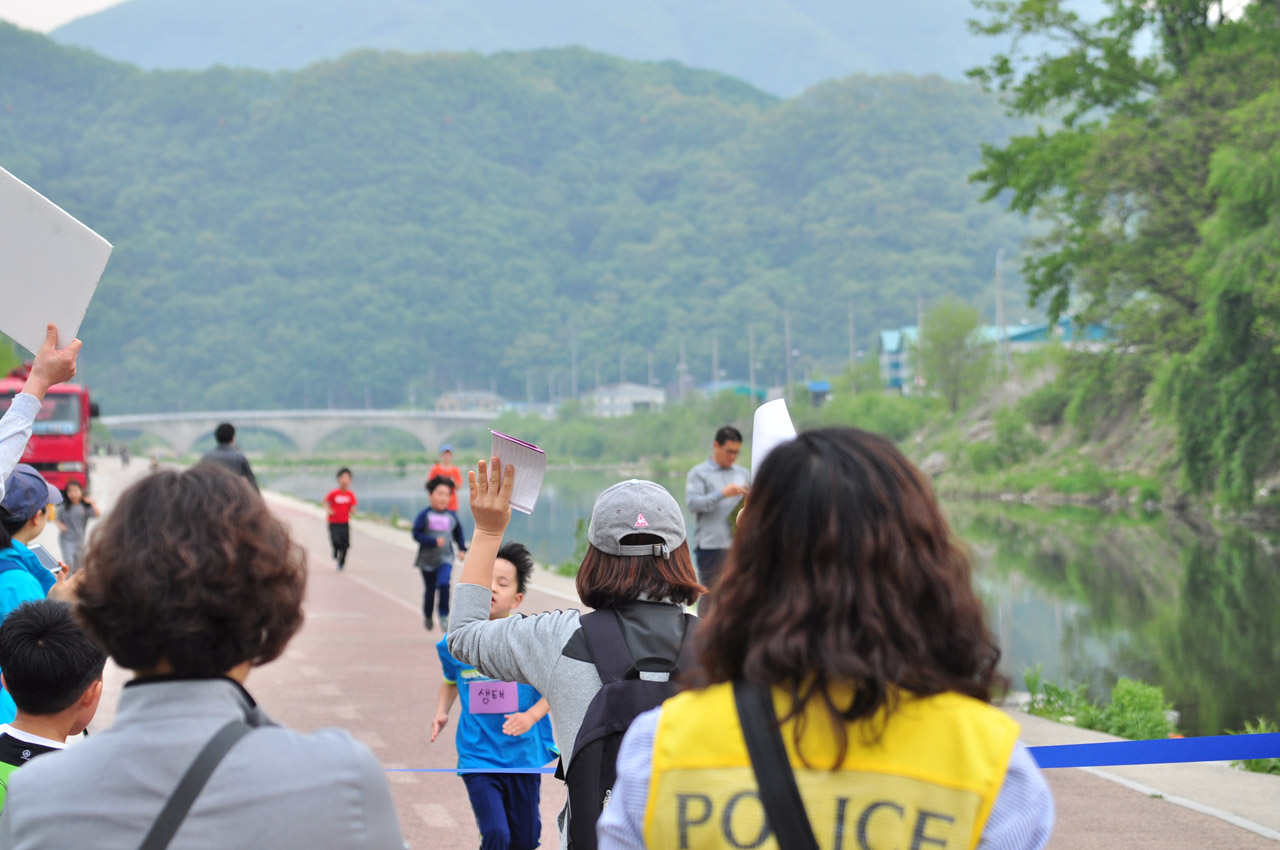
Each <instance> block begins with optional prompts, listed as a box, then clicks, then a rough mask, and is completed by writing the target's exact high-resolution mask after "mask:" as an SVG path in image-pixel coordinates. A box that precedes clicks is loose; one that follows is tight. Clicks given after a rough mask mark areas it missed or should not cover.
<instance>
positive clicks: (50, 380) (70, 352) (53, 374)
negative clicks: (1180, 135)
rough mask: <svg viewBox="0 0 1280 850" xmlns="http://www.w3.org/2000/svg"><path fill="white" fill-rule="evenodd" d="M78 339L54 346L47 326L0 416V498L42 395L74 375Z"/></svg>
mask: <svg viewBox="0 0 1280 850" xmlns="http://www.w3.org/2000/svg"><path fill="white" fill-rule="evenodd" d="M80 346H81V342H80V340H78V339H77V340H72V341H71V343H70V344H69V345H67V346H66V347H65V348H58V329H57V328H56V327H54V326H53V325H49V327H48V333H47V335H46V336H45V340H44V345H42V346H40V350H39V351H38V352H36V359H35V362H34V363H32V364H31V372H30V373H29V374H28V375H27V382H26V383H25V384H24V385H23V387H22V392H20V393H18V394H17V395H16V396H14V398H13V402H12V403H11V404H10V405H9V409H8V410H6V411H5V413H4V418H3V419H0V499H3V498H4V482H5V480H6V479H7V478H8V477H9V476H10V475H12V474H13V469H14V467H15V466H17V465H18V461H20V460H22V453H23V451H24V450H25V449H26V448H27V440H29V439H31V426H32V425H33V424H34V423H35V421H36V414H37V413H39V412H40V402H42V401H43V400H44V394H45V392H46V391H47V390H48V389H49V387H52V386H53V385H54V384H61V383H64V382H66V381H69V380H71V379H72V378H74V377H75V376H76V358H77V357H78V356H79V354H80Z"/></svg>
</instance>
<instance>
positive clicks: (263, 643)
mask: <svg viewBox="0 0 1280 850" xmlns="http://www.w3.org/2000/svg"><path fill="white" fill-rule="evenodd" d="M94 542H95V545H94V546H93V547H91V548H90V549H89V550H88V551H87V552H86V553H85V555H86V557H85V569H84V571H83V572H82V573H81V574H80V576H81V579H80V581H79V586H78V610H77V618H78V619H79V621H80V622H81V624H82V625H83V626H84V628H85V630H86V631H87V632H88V633H89V635H90V637H92V638H94V639H95V640H97V641H98V642H99V643H100V644H101V645H102V646H103V647H104V648H105V649H106V650H107V652H108V653H109V654H110V656H111V657H112V658H113V659H114V660H115V661H116V663H118V664H119V665H120V666H122V667H124V668H126V669H129V670H132V671H133V672H134V679H133V680H132V681H130V682H129V683H128V684H127V685H126V686H125V688H124V691H123V693H122V694H121V695H120V702H119V708H118V711H117V714H116V719H115V723H114V724H113V725H112V726H111V728H109V729H107V730H106V731H104V732H100V733H98V734H96V735H92V736H90V737H89V738H86V739H85V740H84V741H80V742H78V743H76V744H75V745H74V746H72V747H69V748H67V749H66V750H64V751H62V752H60V753H56V754H51V755H46V756H43V757H41V758H39V759H36V760H34V761H32V762H31V763H30V764H28V765H26V766H24V767H23V768H22V769H21V770H18V771H15V772H14V773H13V775H12V776H11V777H10V781H9V792H8V799H7V800H6V802H5V806H4V811H3V813H2V814H0V848H4V850H9V848H13V850H66V848H71V847H104V848H106V847H119V848H134V847H138V846H139V845H141V844H142V840H143V837H144V836H145V835H147V833H148V831H149V830H150V828H151V826H152V824H153V823H155V822H156V820H157V817H158V816H159V814H160V812H161V810H162V809H163V808H164V806H165V803H166V801H167V800H168V799H169V798H170V796H171V795H172V794H173V792H174V790H175V788H177V786H178V784H179V782H180V780H181V778H182V776H183V775H184V773H186V771H187V769H188V768H189V767H190V766H191V764H192V763H193V762H194V761H195V760H196V756H197V754H198V753H200V752H201V751H202V750H203V749H204V747H205V745H206V744H208V743H209V742H210V741H211V740H212V739H213V738H214V736H215V735H219V734H221V733H223V732H224V731H225V730H226V729H228V728H229V727H231V726H238V725H242V724H243V725H247V726H248V727H250V728H249V729H248V730H247V733H246V734H245V735H244V737H243V739H241V740H240V741H238V742H237V743H235V744H233V745H232V747H231V749H230V750H229V751H228V752H227V753H226V755H225V756H224V757H223V759H222V760H221V761H220V762H219V763H218V764H217V767H216V769H215V770H214V771H213V773H212V774H211V775H210V776H209V779H208V782H207V784H205V785H204V787H203V789H202V790H200V791H199V792H198V794H197V795H196V797H195V799H194V802H193V804H192V805H191V807H190V809H189V810H188V812H187V814H186V816H185V818H184V819H183V820H182V821H181V824H180V825H179V828H178V830H177V832H176V834H175V835H174V837H173V841H172V843H171V844H169V850H189V848H207V847H250V846H251V847H261V848H269V850H314V848H335V850H338V848H341V850H402V848H404V846H405V843H404V837H403V835H402V834H401V832H400V824H399V822H398V821H397V819H396V812H395V806H394V804H393V803H392V798H391V789H390V787H389V786H388V784H387V779H386V774H385V773H384V772H383V769H382V766H381V765H380V764H379V763H378V761H377V759H375V758H374V757H373V754H372V753H370V752H369V750H368V749H366V748H365V747H364V746H363V745H361V744H359V743H357V742H356V741H354V740H352V738H351V736H350V735H348V734H347V733H346V732H343V731H341V730H338V729H324V730H320V731H318V732H315V733H313V734H309V735H304V734H300V733H298V732H294V731H292V730H290V729H286V728H285V727H283V726H279V725H277V724H275V723H273V722H272V721H271V719H270V718H269V717H268V716H267V715H266V713H265V712H263V710H262V709H261V708H260V707H259V706H258V705H257V703H255V702H254V700H253V697H251V696H250V695H249V692H248V691H246V690H245V688H244V683H245V680H246V678H247V677H248V675H249V672H250V670H251V669H252V668H253V667H255V666H258V665H262V664H266V663H268V662H270V661H273V660H274V659H276V658H278V657H279V656H280V655H281V653H283V652H284V650H285V646H286V645H287V644H288V643H289V639H290V638H292V637H293V635H294V633H296V632H297V630H298V628H299V627H300V626H301V625H302V600H303V595H304V591H305V589H306V569H307V568H306V559H305V556H304V555H303V550H302V549H301V547H299V546H297V545H296V544H295V543H294V542H293V541H292V540H291V539H290V537H289V532H288V530H287V528H286V527H285V525H284V523H282V522H281V521H280V520H279V519H277V518H276V517H275V516H274V515H272V513H271V512H270V511H269V510H267V506H266V505H265V504H264V503H263V501H262V499H261V498H260V497H257V496H255V495H253V494H252V493H251V492H250V491H249V490H248V488H246V487H245V485H244V483H243V482H242V481H240V480H239V479H238V478H236V477H235V476H234V475H232V474H231V473H230V472H228V471H227V470H225V469H222V468H220V467H217V466H214V465H212V464H197V465H196V466H194V467H192V468H191V469H188V470H185V471H183V472H177V471H173V470H165V471H161V472H157V473H155V474H154V475H151V476H148V477H147V478H144V479H142V480H141V481H140V482H138V483H137V484H135V485H134V486H133V487H131V488H130V489H129V490H128V491H126V492H125V494H124V495H123V496H121V498H120V501H119V503H118V504H117V505H116V507H115V509H114V510H113V511H112V512H111V514H110V515H109V516H108V517H107V518H106V519H105V520H104V521H103V523H102V525H101V527H100V528H98V530H97V532H96V534H95V537H94Z"/></svg>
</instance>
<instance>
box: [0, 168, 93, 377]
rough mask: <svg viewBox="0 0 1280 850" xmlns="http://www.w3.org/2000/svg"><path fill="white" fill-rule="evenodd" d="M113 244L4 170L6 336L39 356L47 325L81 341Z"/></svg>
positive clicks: (0, 226)
mask: <svg viewBox="0 0 1280 850" xmlns="http://www.w3.org/2000/svg"><path fill="white" fill-rule="evenodd" d="M110 256H111V243H110V242H108V241H107V240H105V239H103V238H102V237H101V236H99V235H98V234H96V233H94V232H93V231H92V230H90V229H89V228H87V227H85V226H84V225H83V224H81V223H80V222H78V221H76V219H75V218H73V217H72V216H71V215H70V214H69V213H67V212H65V211H64V210H62V209H61V208H60V207H59V206H58V205H57V204H55V203H53V201H50V200H49V199H48V198H46V197H44V196H43V195H41V194H40V193H39V192H37V191H36V190H35V189H32V188H31V187H30V186H28V185H27V184H26V183H23V182H22V181H21V180H19V179H18V178H17V177H14V176H13V175H12V174H10V173H9V172H7V171H5V170H4V169H3V168H0V333H4V334H6V335H8V336H9V337H11V338H12V339H13V340H14V341H15V342H17V343H18V344H19V345H21V346H22V347H23V348H26V349H27V350H28V351H31V352H32V353H35V352H36V351H38V350H39V348H40V346H41V345H43V344H44V337H45V326H46V325H48V324H49V323H50V322H53V324H55V325H57V327H58V347H59V348H61V347H63V346H65V345H67V344H69V343H70V342H71V340H73V339H75V337H76V334H77V333H79V332H80V322H81V321H83V319H84V312H85V310H86V309H88V307H89V301H90V300H91V299H92V298H93V293H94V290H96V289H97V288H98V281H99V280H100V279H101V278H102V272H103V270H104V269H105V268H106V267H107V258H108V257H110Z"/></svg>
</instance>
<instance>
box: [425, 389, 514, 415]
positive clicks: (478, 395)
mask: <svg viewBox="0 0 1280 850" xmlns="http://www.w3.org/2000/svg"><path fill="white" fill-rule="evenodd" d="M504 405H505V402H504V401H503V400H502V396H500V395H498V394H497V393H491V392H489V391H487V390H458V391H457V392H452V393H441V394H440V397H439V398H437V399H436V410H452V411H463V410H466V411H477V410H479V411H484V412H488V413H497V412H498V411H499V410H502V408H503V406H504Z"/></svg>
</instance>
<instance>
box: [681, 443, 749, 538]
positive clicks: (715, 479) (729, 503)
mask: <svg viewBox="0 0 1280 850" xmlns="http://www.w3.org/2000/svg"><path fill="white" fill-rule="evenodd" d="M750 483H751V473H749V472H747V470H746V468H745V467H741V466H738V465H737V464H736V463H735V464H734V465H733V466H730V467H729V468H728V469H726V468H725V467H723V466H721V465H720V464H718V463H716V462H715V461H714V460H712V459H711V458H707V459H706V460H704V461H703V462H702V463H700V464H698V465H697V466H695V467H694V468H693V469H691V470H689V476H688V478H686V479H685V482H684V501H685V504H686V505H688V506H689V510H690V512H692V513H693V518H694V521H695V525H694V527H693V548H694V549H728V548H729V547H730V546H731V545H733V532H732V530H731V529H730V528H729V517H730V516H732V515H733V509H734V508H735V507H737V506H738V503H739V502H741V501H742V497H741V496H731V497H729V498H727V499H726V498H725V497H724V496H722V495H720V491H722V490H723V489H724V488H725V487H726V486H728V485H730V484H741V485H742V486H744V487H746V486H747V485H749V484H750Z"/></svg>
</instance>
